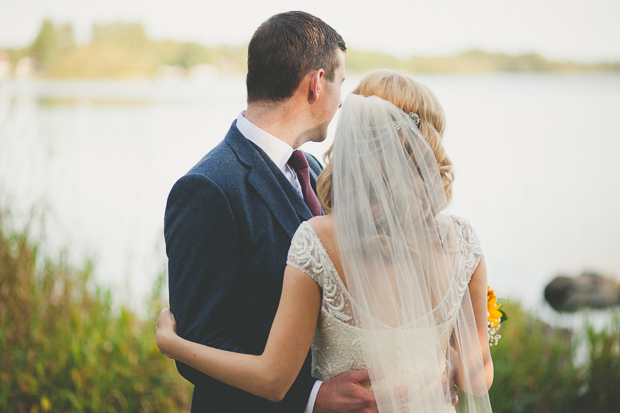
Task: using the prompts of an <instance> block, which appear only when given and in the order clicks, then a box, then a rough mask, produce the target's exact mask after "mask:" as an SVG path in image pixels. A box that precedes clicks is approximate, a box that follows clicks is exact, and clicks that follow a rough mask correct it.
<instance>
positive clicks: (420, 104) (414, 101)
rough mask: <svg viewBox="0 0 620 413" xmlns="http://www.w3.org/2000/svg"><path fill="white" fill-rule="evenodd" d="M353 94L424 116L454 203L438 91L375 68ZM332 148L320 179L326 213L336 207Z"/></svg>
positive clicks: (445, 186)
mask: <svg viewBox="0 0 620 413" xmlns="http://www.w3.org/2000/svg"><path fill="white" fill-rule="evenodd" d="M353 93H354V94H356V95H363V96H366V97H368V96H378V97H380V98H382V99H385V100H387V101H389V102H392V103H393V104H394V105H395V106H396V107H398V108H400V109H402V110H403V111H404V112H405V113H411V112H413V113H417V114H418V116H419V117H420V125H419V126H418V129H419V130H420V133H421V134H422V136H423V137H424V139H425V140H426V142H428V144H429V146H430V147H431V149H432V150H433V152H434V153H435V159H436V160H437V165H438V166H439V172H440V173H441V181H442V183H443V189H444V192H445V193H446V199H447V201H448V202H450V200H451V199H452V182H454V169H453V167H452V162H451V161H450V158H448V155H447V154H446V151H445V150H444V147H443V144H442V142H441V140H442V137H443V131H444V129H445V125H446V119H445V115H444V111H443V108H442V107H441V105H440V104H439V101H438V100H437V97H436V96H435V94H434V93H433V92H432V91H431V90H430V89H429V88H427V87H426V86H424V85H423V84H421V83H418V82H416V81H415V80H413V79H411V78H409V77H407V76H403V75H401V74H399V73H397V72H395V71H393V70H388V69H380V70H375V71H373V72H370V73H369V74H367V75H366V76H364V78H363V79H362V81H361V82H360V84H359V86H358V87H357V88H356V89H355V90H354V91H353ZM336 139H338V137H336ZM332 148H333V146H332V147H330V148H329V149H328V150H327V152H326V153H325V160H326V162H327V166H326V167H325V169H324V170H323V172H322V173H321V175H320V176H319V179H318V180H317V193H318V198H319V202H320V203H321V205H322V206H323V210H324V211H325V213H326V214H328V213H330V212H331V209H332V191H333V187H332V167H331V162H330V160H331V154H332Z"/></svg>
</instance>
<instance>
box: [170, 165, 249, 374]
mask: <svg viewBox="0 0 620 413" xmlns="http://www.w3.org/2000/svg"><path fill="white" fill-rule="evenodd" d="M164 237H165V240H166V252H167V254H168V274H169V292H170V307H171V310H172V313H173V314H174V316H175V318H176V320H177V324H178V332H179V335H181V336H182V337H184V338H186V339H188V340H191V341H194V342H197V343H202V344H205V345H208V346H211V347H217V348H221V349H225V350H229V351H235V352H238V353H245V352H246V351H244V349H243V348H242V347H241V346H240V345H239V343H238V340H236V337H235V331H238V329H237V328H236V326H237V325H238V323H239V320H240V314H239V308H238V306H236V305H235V303H237V304H238V301H237V300H236V299H235V294H236V292H235V291H238V289H235V288H234V287H235V282H236V274H238V272H239V271H238V270H239V268H238V262H239V251H240V250H241V249H240V246H239V239H238V236H237V228H236V224H235V219H234V216H233V213H232V210H231V208H230V205H229V203H228V200H227V199H226V196H225V195H224V193H223V192H222V190H221V189H220V188H219V187H218V186H217V185H216V184H215V183H214V182H213V181H211V180H209V179H208V178H206V177H204V176H202V175H186V176H184V177H183V178H181V179H180V180H179V181H178V182H177V183H176V184H175V185H174V187H173V188H172V191H171V192H170V195H169V197H168V203H167V206H166V214H165V219H164ZM177 367H178V370H179V373H181V375H182V376H183V377H185V378H186V379H187V380H189V381H190V382H192V383H193V384H195V385H196V384H198V383H200V382H202V381H203V380H204V379H206V378H207V376H205V375H204V374H203V373H201V372H199V371H197V370H195V369H193V368H191V367H189V366H187V365H185V364H182V363H177Z"/></svg>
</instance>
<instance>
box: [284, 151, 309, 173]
mask: <svg viewBox="0 0 620 413" xmlns="http://www.w3.org/2000/svg"><path fill="white" fill-rule="evenodd" d="M288 164H289V165H291V167H292V168H293V169H294V170H295V172H299V171H301V170H302V169H306V168H308V160H307V159H306V156H305V155H304V153H303V152H302V151H298V150H294V151H293V154H292V155H291V157H290V158H289V160H288Z"/></svg>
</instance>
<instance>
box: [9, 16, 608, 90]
mask: <svg viewBox="0 0 620 413" xmlns="http://www.w3.org/2000/svg"><path fill="white" fill-rule="evenodd" d="M246 49H247V47H246V46H240V47H231V46H217V47H209V46H204V45H201V44H198V43H194V42H177V41H172V40H153V39H151V38H149V36H148V35H147V33H146V31H145V30H144V27H143V26H142V24H141V23H121V22H116V23H110V24H94V25H93V27H92V41H91V43H90V44H87V45H78V44H76V42H75V37H74V34H73V28H72V27H71V25H69V24H54V23H53V22H52V21H50V20H44V21H43V23H42V25H41V29H40V30H39V33H38V35H37V37H36V38H35V40H34V41H33V43H32V44H31V45H30V46H29V47H26V48H23V49H19V50H6V52H7V53H8V56H9V58H10V60H11V62H13V64H15V63H16V62H18V61H19V59H21V58H24V57H29V58H31V59H33V61H34V72H35V74H36V75H37V76H41V77H53V78H150V77H153V76H155V75H156V74H157V73H160V72H158V68H162V67H173V68H176V69H179V70H177V71H176V72H175V73H177V74H178V73H179V71H180V73H181V74H182V75H183V74H184V73H188V71H189V70H191V69H192V68H194V67H196V66H198V65H204V64H206V65H210V68H212V69H213V70H214V71H215V70H217V71H218V72H219V73H221V74H243V73H245V72H246V70H247V69H246V67H247V65H246V59H247V50H246ZM379 67H387V68H392V69H396V70H401V71H404V72H412V73H481V72H482V73H483V72H584V71H599V72H601V71H606V72H608V71H615V72H617V71H620V62H615V63H599V64H580V63H573V62H556V61H550V60H547V59H545V58H543V57H542V56H540V55H538V54H525V55H519V56H511V55H507V54H503V53H488V52H485V51H482V50H473V51H468V52H465V53H461V54H459V55H456V56H450V57H411V58H406V59H401V58H397V57H395V56H391V55H388V54H384V53H378V52H362V51H356V50H349V51H348V52H347V71H349V72H353V73H356V72H357V73H364V72H368V71H370V70H372V69H375V68H379Z"/></svg>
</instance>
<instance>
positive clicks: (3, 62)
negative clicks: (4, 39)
mask: <svg viewBox="0 0 620 413" xmlns="http://www.w3.org/2000/svg"><path fill="white" fill-rule="evenodd" d="M11 69H12V68H11V57H10V56H9V54H8V53H7V52H5V51H4V50H0V81H2V80H4V79H8V78H9V77H10V76H11Z"/></svg>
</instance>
